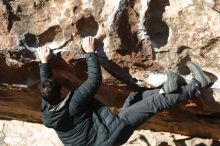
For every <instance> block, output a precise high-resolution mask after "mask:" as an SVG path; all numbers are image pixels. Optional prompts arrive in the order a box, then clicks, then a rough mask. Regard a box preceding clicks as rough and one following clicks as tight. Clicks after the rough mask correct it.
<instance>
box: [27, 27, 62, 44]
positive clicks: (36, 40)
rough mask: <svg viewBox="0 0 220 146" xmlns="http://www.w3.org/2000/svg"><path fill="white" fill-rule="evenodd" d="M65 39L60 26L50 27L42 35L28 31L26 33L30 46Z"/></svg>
mask: <svg viewBox="0 0 220 146" xmlns="http://www.w3.org/2000/svg"><path fill="white" fill-rule="evenodd" d="M62 39H63V33H62V29H61V27H60V26H57V25H56V26H53V27H50V28H49V29H48V30H46V31H45V32H43V33H42V34H40V35H34V34H31V33H27V34H26V35H25V41H26V43H27V45H28V46H29V47H38V46H43V45H45V44H46V43H47V42H53V41H54V40H55V41H59V40H60V41H61V40H62Z"/></svg>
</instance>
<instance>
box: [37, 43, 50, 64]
mask: <svg viewBox="0 0 220 146" xmlns="http://www.w3.org/2000/svg"><path fill="white" fill-rule="evenodd" d="M37 54H38V57H39V59H40V61H41V63H48V61H49V59H50V57H51V54H50V49H49V47H47V46H43V47H39V48H37Z"/></svg>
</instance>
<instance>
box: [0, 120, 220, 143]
mask: <svg viewBox="0 0 220 146" xmlns="http://www.w3.org/2000/svg"><path fill="white" fill-rule="evenodd" d="M219 144H220V142H219V141H215V140H211V139H202V138H191V137H187V136H183V135H178V134H172V133H166V132H152V131H150V130H140V131H135V132H134V134H133V135H132V136H131V138H130V139H129V140H128V142H127V143H126V144H124V145H123V146H198V145H202V146H218V145H219ZM0 145H1V146H30V145H31V146H39V145H41V146H63V144H62V142H61V141H60V140H59V139H58V137H57V135H56V134H55V132H54V131H53V130H51V129H47V128H45V127H44V126H43V125H40V124H34V123H27V122H22V121H15V120H13V121H3V120H2V121H0Z"/></svg>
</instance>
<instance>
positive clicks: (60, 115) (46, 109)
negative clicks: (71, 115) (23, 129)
mask: <svg viewBox="0 0 220 146" xmlns="http://www.w3.org/2000/svg"><path fill="white" fill-rule="evenodd" d="M67 115H68V107H67V105H64V106H63V107H62V108H60V109H58V110H51V105H49V104H48V103H47V102H46V101H44V100H43V99H42V111H41V119H42V122H43V124H44V125H45V126H46V127H48V128H54V129H56V130H58V129H59V128H60V126H61V125H62V123H63V121H64V119H66V118H67V117H68V116H67Z"/></svg>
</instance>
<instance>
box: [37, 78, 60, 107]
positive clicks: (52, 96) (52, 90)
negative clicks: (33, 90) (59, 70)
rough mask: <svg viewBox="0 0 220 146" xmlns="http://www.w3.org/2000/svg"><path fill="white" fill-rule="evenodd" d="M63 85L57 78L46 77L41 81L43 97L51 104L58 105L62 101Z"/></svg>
mask: <svg viewBox="0 0 220 146" xmlns="http://www.w3.org/2000/svg"><path fill="white" fill-rule="evenodd" d="M60 88H61V85H60V83H58V82H57V81H56V80H55V79H53V78H52V79H45V80H44V81H41V83H40V92H41V96H42V98H43V99H44V100H45V101H46V102H48V103H49V104H51V105H57V104H58V103H59V102H60V101H61V93H60Z"/></svg>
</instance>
